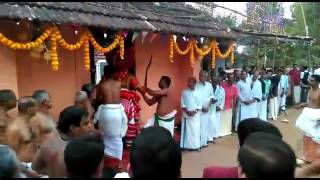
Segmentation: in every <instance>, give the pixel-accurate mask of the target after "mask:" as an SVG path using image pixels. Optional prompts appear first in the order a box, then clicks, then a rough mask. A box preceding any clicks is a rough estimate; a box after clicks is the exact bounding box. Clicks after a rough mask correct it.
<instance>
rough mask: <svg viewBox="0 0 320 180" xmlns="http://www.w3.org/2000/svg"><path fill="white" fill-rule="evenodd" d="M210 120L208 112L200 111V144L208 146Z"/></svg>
mask: <svg viewBox="0 0 320 180" xmlns="http://www.w3.org/2000/svg"><path fill="white" fill-rule="evenodd" d="M209 122H210V114H209V112H207V113H204V112H200V131H201V132H200V140H201V146H202V147H203V146H208V141H209V139H210V138H209V132H208V129H209V128H208V127H209Z"/></svg>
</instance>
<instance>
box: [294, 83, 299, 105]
mask: <svg viewBox="0 0 320 180" xmlns="http://www.w3.org/2000/svg"><path fill="white" fill-rule="evenodd" d="M293 101H294V104H299V103H300V102H301V86H294V87H293Z"/></svg>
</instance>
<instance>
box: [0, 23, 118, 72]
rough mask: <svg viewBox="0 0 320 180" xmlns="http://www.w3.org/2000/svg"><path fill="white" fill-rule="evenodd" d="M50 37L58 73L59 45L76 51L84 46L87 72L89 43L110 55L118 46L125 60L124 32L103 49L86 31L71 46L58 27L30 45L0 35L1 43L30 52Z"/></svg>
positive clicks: (55, 69) (53, 67)
mask: <svg viewBox="0 0 320 180" xmlns="http://www.w3.org/2000/svg"><path fill="white" fill-rule="evenodd" d="M49 37H50V41H51V44H52V47H51V53H50V57H51V66H52V70H53V71H58V70H59V60H58V52H57V44H58V43H59V45H60V46H62V47H63V48H65V49H67V50H70V51H72V50H76V49H79V48H81V47H82V46H84V64H85V68H86V70H90V49H89V43H90V42H91V44H92V45H93V46H94V48H95V49H97V50H98V51H100V52H102V53H108V52H110V51H111V50H112V49H114V48H115V47H116V46H117V45H118V44H119V46H120V57H121V59H124V34H123V32H119V33H118V34H117V36H116V38H115V39H114V42H113V43H111V44H110V45H109V46H108V47H106V48H103V47H101V46H100V45H99V44H98V43H97V41H96V40H95V39H94V37H93V36H92V34H91V33H90V32H89V31H87V30H85V32H84V33H83V34H82V35H81V37H80V40H79V41H78V42H77V43H75V44H69V43H67V42H66V41H65V40H64V39H63V37H62V35H61V33H60V31H59V28H58V27H57V26H53V27H49V28H48V29H47V30H46V31H45V32H44V33H43V34H42V35H41V36H40V37H38V38H37V39H36V40H35V41H33V42H28V43H18V42H14V41H12V40H10V39H8V38H7V37H5V36H4V35H3V34H2V33H0V43H2V44H3V45H5V46H7V47H10V48H12V49H22V50H30V49H32V48H34V47H37V46H39V45H40V44H42V43H43V42H44V41H45V40H47V39H48V38H49Z"/></svg>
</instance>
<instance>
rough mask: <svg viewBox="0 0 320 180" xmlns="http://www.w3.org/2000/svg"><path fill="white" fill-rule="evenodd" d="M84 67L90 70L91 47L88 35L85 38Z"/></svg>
mask: <svg viewBox="0 0 320 180" xmlns="http://www.w3.org/2000/svg"><path fill="white" fill-rule="evenodd" d="M84 68H85V69H86V70H88V71H89V70H90V48H89V38H88V37H86V38H85V40H84Z"/></svg>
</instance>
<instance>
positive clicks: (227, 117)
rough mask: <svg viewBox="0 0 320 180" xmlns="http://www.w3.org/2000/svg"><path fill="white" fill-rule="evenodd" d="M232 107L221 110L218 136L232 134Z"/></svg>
mask: <svg viewBox="0 0 320 180" xmlns="http://www.w3.org/2000/svg"><path fill="white" fill-rule="evenodd" d="M231 129H232V109H226V110H222V111H221V128H220V131H219V136H221V137H222V136H228V135H230V134H232V132H231Z"/></svg>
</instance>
